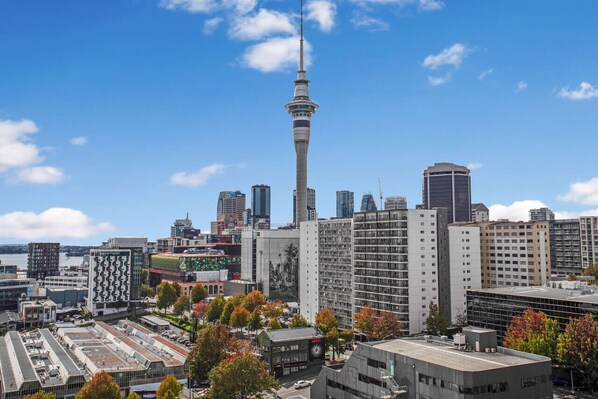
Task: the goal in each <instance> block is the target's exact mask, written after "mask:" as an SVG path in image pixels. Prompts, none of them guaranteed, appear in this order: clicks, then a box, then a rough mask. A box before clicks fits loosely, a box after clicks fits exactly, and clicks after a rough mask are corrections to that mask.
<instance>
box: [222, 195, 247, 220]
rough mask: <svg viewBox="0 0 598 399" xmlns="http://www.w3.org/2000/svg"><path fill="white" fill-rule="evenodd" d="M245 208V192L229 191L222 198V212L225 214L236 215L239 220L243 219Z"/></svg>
mask: <svg viewBox="0 0 598 399" xmlns="http://www.w3.org/2000/svg"><path fill="white" fill-rule="evenodd" d="M245 209H246V207H245V194H244V193H242V192H240V191H238V190H237V191H234V192H231V193H229V194H228V195H227V196H225V197H224V199H223V200H222V214H224V215H227V214H228V215H236V216H237V218H238V219H239V220H243V212H245Z"/></svg>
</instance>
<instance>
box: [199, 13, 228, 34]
mask: <svg viewBox="0 0 598 399" xmlns="http://www.w3.org/2000/svg"><path fill="white" fill-rule="evenodd" d="M222 21H224V19H223V18H221V17H214V18H210V19H206V20H205V21H204V23H203V33H204V35H211V34H212V33H214V31H215V30H216V29H218V26H220V24H221V23H222Z"/></svg>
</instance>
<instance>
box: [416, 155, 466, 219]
mask: <svg viewBox="0 0 598 399" xmlns="http://www.w3.org/2000/svg"><path fill="white" fill-rule="evenodd" d="M422 197H423V207H424V208H425V209H434V208H446V209H447V210H448V222H449V223H455V222H469V221H470V220H471V179H470V177H469V169H468V168H466V167H465V166H459V165H455V164H453V163H448V162H441V163H435V164H434V165H432V166H429V167H427V168H426V169H425V170H424V173H423V185H422Z"/></svg>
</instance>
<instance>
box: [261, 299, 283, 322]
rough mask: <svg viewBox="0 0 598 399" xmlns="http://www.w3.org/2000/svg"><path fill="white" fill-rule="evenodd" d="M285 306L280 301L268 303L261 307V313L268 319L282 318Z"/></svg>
mask: <svg viewBox="0 0 598 399" xmlns="http://www.w3.org/2000/svg"><path fill="white" fill-rule="evenodd" d="M283 309H284V304H283V303H282V302H280V301H274V302H268V303H265V304H263V305H262V306H260V308H259V310H260V313H261V314H262V315H263V316H264V317H265V318H266V319H271V318H272V317H276V318H278V317H280V316H282V315H283V314H284V310H283Z"/></svg>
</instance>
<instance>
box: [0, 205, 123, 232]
mask: <svg viewBox="0 0 598 399" xmlns="http://www.w3.org/2000/svg"><path fill="white" fill-rule="evenodd" d="M112 230H114V227H113V226H112V225H111V224H110V223H98V224H94V223H93V220H92V219H91V218H90V217H89V216H87V215H86V214H84V213H83V212H81V211H79V210H76V209H70V208H50V209H47V210H45V211H44V212H42V213H39V214H36V213H33V212H11V213H6V214H4V215H0V237H2V238H10V239H22V240H39V239H57V238H87V237H90V236H93V235H95V234H98V233H101V232H108V231H112Z"/></svg>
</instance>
